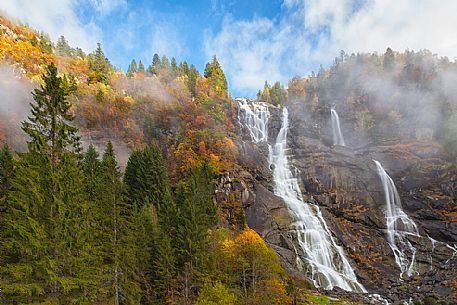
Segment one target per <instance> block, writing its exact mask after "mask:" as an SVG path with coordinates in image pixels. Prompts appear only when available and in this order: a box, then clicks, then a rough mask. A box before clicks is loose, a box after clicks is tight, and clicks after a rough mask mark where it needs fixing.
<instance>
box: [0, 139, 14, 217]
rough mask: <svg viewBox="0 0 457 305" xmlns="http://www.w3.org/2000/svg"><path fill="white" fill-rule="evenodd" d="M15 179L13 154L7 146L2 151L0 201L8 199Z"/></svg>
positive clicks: (0, 153) (0, 152)
mask: <svg viewBox="0 0 457 305" xmlns="http://www.w3.org/2000/svg"><path fill="white" fill-rule="evenodd" d="M13 177H14V163H13V154H12V152H11V150H10V148H9V146H8V145H7V144H5V145H3V147H2V148H1V149H0V200H3V199H5V198H6V196H7V194H8V192H9V190H10V189H11V180H12V179H13ZM0 210H1V209H0ZM0 212H1V211H0Z"/></svg>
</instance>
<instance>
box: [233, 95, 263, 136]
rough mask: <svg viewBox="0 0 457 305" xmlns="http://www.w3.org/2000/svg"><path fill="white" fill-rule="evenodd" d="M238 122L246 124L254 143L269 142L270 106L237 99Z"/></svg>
mask: <svg viewBox="0 0 457 305" xmlns="http://www.w3.org/2000/svg"><path fill="white" fill-rule="evenodd" d="M237 102H238V105H239V107H238V121H239V122H244V126H246V127H247V129H248V130H249V133H250V134H251V139H252V141H253V142H254V143H259V142H263V141H267V140H268V118H269V117H270V112H269V111H268V106H267V105H266V104H263V103H250V102H248V101H247V100H246V99H241V98H238V99H237Z"/></svg>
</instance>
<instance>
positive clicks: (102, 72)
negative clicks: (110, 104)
mask: <svg viewBox="0 0 457 305" xmlns="http://www.w3.org/2000/svg"><path fill="white" fill-rule="evenodd" d="M87 61H88V64H89V68H90V70H91V73H90V74H89V81H92V82H94V81H95V82H102V83H105V84H106V83H108V80H109V76H110V73H111V71H112V70H113V66H112V65H111V63H110V62H109V60H108V58H106V56H105V53H103V50H102V46H101V45H100V43H97V48H96V49H95V51H94V52H93V53H91V54H89V55H88V56H87Z"/></svg>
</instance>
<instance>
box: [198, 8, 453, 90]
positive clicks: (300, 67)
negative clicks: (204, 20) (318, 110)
mask: <svg viewBox="0 0 457 305" xmlns="http://www.w3.org/2000/svg"><path fill="white" fill-rule="evenodd" d="M456 10H457V2H455V1H452V0H443V1H440V2H436V1H426V0H403V1H394V0H372V1H360V0H341V1H332V0H307V1H304V0H285V1H284V2H283V5H282V9H281V12H280V14H279V15H277V16H276V17H274V18H272V19H267V18H263V17H259V16H254V17H253V18H252V19H250V20H236V19H233V18H232V17H231V16H226V17H225V20H224V22H223V24H222V27H221V30H220V31H218V32H211V31H208V32H207V33H206V35H205V44H204V48H205V52H206V54H207V56H211V55H212V54H214V53H216V54H217V55H218V57H219V58H220V61H221V62H222V64H223V68H224V69H225V71H226V72H227V74H228V77H229V81H230V83H231V86H232V88H234V89H235V90H237V91H238V92H239V93H241V94H247V95H251V96H252V95H253V94H255V92H256V91H257V90H258V89H259V88H260V87H262V86H263V82H264V81H265V80H268V81H269V82H270V83H271V82H274V81H276V80H280V81H282V82H287V80H288V79H289V78H290V77H291V76H294V75H304V74H307V73H309V72H311V70H317V69H318V67H319V64H323V65H328V64H330V63H331V62H332V60H333V58H335V57H336V56H338V54H339V51H340V50H345V51H346V53H352V52H354V53H357V52H373V51H375V52H384V51H385V49H386V48H387V47H389V46H390V47H392V48H393V49H395V50H400V51H403V50H405V49H414V50H420V49H429V50H431V51H433V52H436V53H438V54H439V55H443V56H448V57H450V58H451V59H454V57H455V56H456V55H457V53H456V51H455V50H457V39H455V33H454V32H455V28H456V27H457V19H456V18H453V16H452V14H453V12H454V11H456Z"/></svg>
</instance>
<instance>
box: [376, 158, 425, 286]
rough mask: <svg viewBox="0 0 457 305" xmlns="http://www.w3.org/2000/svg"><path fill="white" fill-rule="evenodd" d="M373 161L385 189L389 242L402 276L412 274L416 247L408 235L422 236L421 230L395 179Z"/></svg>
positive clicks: (379, 164)
mask: <svg viewBox="0 0 457 305" xmlns="http://www.w3.org/2000/svg"><path fill="white" fill-rule="evenodd" d="M373 161H374V163H376V167H377V170H378V175H379V177H380V178H381V182H382V186H383V189H384V197H385V201H386V208H385V212H384V214H385V216H386V222H387V242H388V243H389V246H390V248H391V249H392V251H393V252H394V256H395V262H396V263H397V265H398V266H399V267H400V278H402V277H403V274H404V273H406V274H407V275H408V276H411V275H412V274H413V273H414V272H415V266H414V263H415V258H416V248H414V247H413V245H412V244H411V242H410V241H409V240H408V237H407V236H408V235H414V236H420V235H419V230H418V229H417V226H416V224H415V223H414V221H413V220H412V219H411V218H409V217H408V215H406V213H405V212H404V211H403V209H402V206H401V200H400V195H399V194H398V191H397V188H396V187H395V184H394V181H393V180H392V178H390V176H389V175H388V174H387V173H386V171H385V170H384V168H383V167H382V165H381V163H379V162H378V161H376V160H373ZM408 254H409V255H408Z"/></svg>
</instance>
